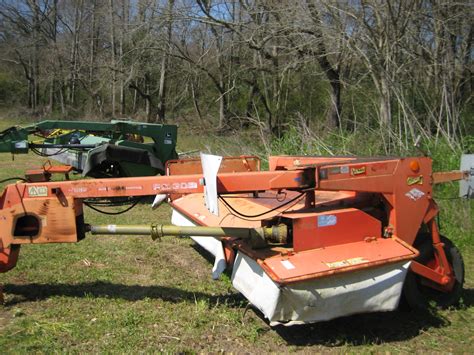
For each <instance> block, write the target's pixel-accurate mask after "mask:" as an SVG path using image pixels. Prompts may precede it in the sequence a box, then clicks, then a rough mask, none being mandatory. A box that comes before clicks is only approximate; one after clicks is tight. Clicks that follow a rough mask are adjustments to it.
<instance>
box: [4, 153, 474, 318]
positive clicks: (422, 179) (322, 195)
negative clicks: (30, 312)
mask: <svg viewBox="0 0 474 355" xmlns="http://www.w3.org/2000/svg"><path fill="white" fill-rule="evenodd" d="M259 169H260V163H259V161H258V159H257V158H255V157H233V158H224V159H223V160H222V158H221V157H216V156H209V155H203V156H202V167H201V163H200V162H199V161H197V160H193V159H191V160H179V161H171V162H169V163H168V165H167V174H168V175H167V176H153V177H139V178H138V177H135V178H111V179H92V180H76V181H60V182H43V183H24V182H18V183H16V184H12V185H8V186H7V187H6V188H5V191H4V192H3V195H2V197H1V199H0V243H1V244H0V250H1V254H0V271H1V272H6V271H8V270H10V269H12V268H13V267H14V266H15V264H16V262H17V259H18V255H19V251H20V246H21V245H22V244H29V243H37V244H40V243H68V242H78V241H80V240H81V239H83V238H84V237H85V234H86V233H88V232H91V233H94V234H137V235H143V234H144V235H147V234H149V235H151V236H152V237H153V238H154V239H156V238H160V237H161V236H164V235H179V236H191V237H192V238H193V239H194V240H195V241H196V242H197V243H199V244H200V245H201V246H203V247H204V248H205V249H206V250H208V251H209V252H210V253H212V254H213V255H214V256H215V264H214V267H213V277H215V278H217V277H218V276H219V274H220V273H221V272H223V271H224V270H225V269H226V268H229V269H232V284H233V286H234V287H235V288H236V289H237V290H238V291H240V292H241V293H242V294H243V295H244V296H245V297H246V298H247V299H248V300H249V301H250V302H251V303H252V304H253V305H254V306H255V307H257V308H258V309H260V310H261V311H262V313H263V314H264V315H265V317H266V318H268V320H269V321H270V323H271V324H279V323H284V324H287V325H292V324H298V323H306V322H317V321H322V320H328V319H332V318H336V317H340V316H345V315H349V314H354V313H362V312H375V311H390V310H393V309H395V308H396V307H397V306H398V304H399V300H400V298H401V296H402V294H403V295H404V297H405V298H406V300H407V302H408V303H409V304H410V305H411V306H413V307H423V306H425V305H427V304H428V303H429V302H431V301H432V300H434V301H436V302H437V303H438V304H439V305H441V306H448V305H451V304H455V303H456V302H458V300H459V298H460V296H461V291H462V286H463V282H464V266H463V261H462V257H461V255H460V253H459V250H458V249H457V248H456V247H455V246H454V244H453V243H452V242H451V241H449V239H447V238H446V237H444V236H442V235H440V233H439V230H438V226H437V223H436V216H437V214H438V207H437V205H436V202H435V201H434V200H433V191H432V189H433V185H434V184H436V183H438V182H444V181H453V180H460V179H471V180H472V175H473V171H472V169H471V171H470V172H469V171H455V172H448V173H433V172H432V161H431V159H430V158H428V157H408V158H358V157H331V158H326V157H289V156H276V157H270V169H269V170H268V171H260V170H259ZM145 195H157V197H156V198H155V203H154V205H155V207H156V205H158V204H159V202H160V201H163V200H165V199H168V201H169V203H170V204H171V207H172V209H173V215H172V223H173V224H174V225H169V226H167V225H156V224H150V225H148V226H143V225H138V226H121V225H112V224H111V225H89V224H87V223H85V222H84V212H83V204H84V203H91V201H95V200H97V199H100V198H107V199H111V198H118V197H124V196H135V197H139V196H145Z"/></svg>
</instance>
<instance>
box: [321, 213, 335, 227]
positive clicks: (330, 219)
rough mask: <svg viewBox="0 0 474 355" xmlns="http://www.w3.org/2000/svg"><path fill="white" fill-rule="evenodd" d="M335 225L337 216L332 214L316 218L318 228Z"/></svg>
mask: <svg viewBox="0 0 474 355" xmlns="http://www.w3.org/2000/svg"><path fill="white" fill-rule="evenodd" d="M336 224H337V216H336V215H333V214H326V215H322V216H318V227H328V226H334V225H336Z"/></svg>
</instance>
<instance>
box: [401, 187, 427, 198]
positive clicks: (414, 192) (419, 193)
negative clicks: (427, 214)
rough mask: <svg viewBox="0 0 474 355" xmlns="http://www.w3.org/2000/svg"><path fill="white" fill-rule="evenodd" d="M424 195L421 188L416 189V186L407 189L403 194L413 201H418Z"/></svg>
mask: <svg viewBox="0 0 474 355" xmlns="http://www.w3.org/2000/svg"><path fill="white" fill-rule="evenodd" d="M424 195H425V193H424V192H423V191H421V190H418V189H416V188H414V189H411V190H410V191H408V192H407V193H406V194H405V196H406V197H408V198H409V199H410V200H413V201H418V200H419V199H420V198H422V197H423V196H424Z"/></svg>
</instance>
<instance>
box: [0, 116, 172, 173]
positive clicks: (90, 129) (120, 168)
mask: <svg viewBox="0 0 474 355" xmlns="http://www.w3.org/2000/svg"><path fill="white" fill-rule="evenodd" d="M177 133H178V127H177V126H176V125H163V124H150V123H141V122H133V121H118V120H113V121H111V122H88V121H42V122H38V123H35V124H32V125H29V126H26V127H17V126H14V127H10V128H8V129H6V130H4V131H3V132H0V153H2V152H3V153H12V154H25V153H28V152H29V151H32V152H34V153H36V154H38V155H40V156H42V157H49V158H51V159H54V160H56V161H59V162H61V163H62V164H65V165H70V166H72V167H73V168H74V169H75V170H76V171H78V172H81V173H82V175H83V176H90V177H95V178H103V177H130V176H150V175H157V174H164V173H165V164H166V162H167V161H168V160H173V159H177V158H178V154H177V153H176V140H177ZM31 136H36V137H37V138H38V139H35V140H29V138H31Z"/></svg>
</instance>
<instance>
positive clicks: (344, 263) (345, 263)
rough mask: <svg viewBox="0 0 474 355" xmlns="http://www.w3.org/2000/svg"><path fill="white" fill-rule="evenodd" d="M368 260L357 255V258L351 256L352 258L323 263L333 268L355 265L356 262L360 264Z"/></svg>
mask: <svg viewBox="0 0 474 355" xmlns="http://www.w3.org/2000/svg"><path fill="white" fill-rule="evenodd" d="M366 262H368V260H366V259H364V258H362V257H358V258H352V259H346V260H341V261H334V262H332V263H325V264H326V265H327V266H328V267H329V268H331V269H334V268H337V267H344V266H351V265H357V264H362V263H366Z"/></svg>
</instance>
